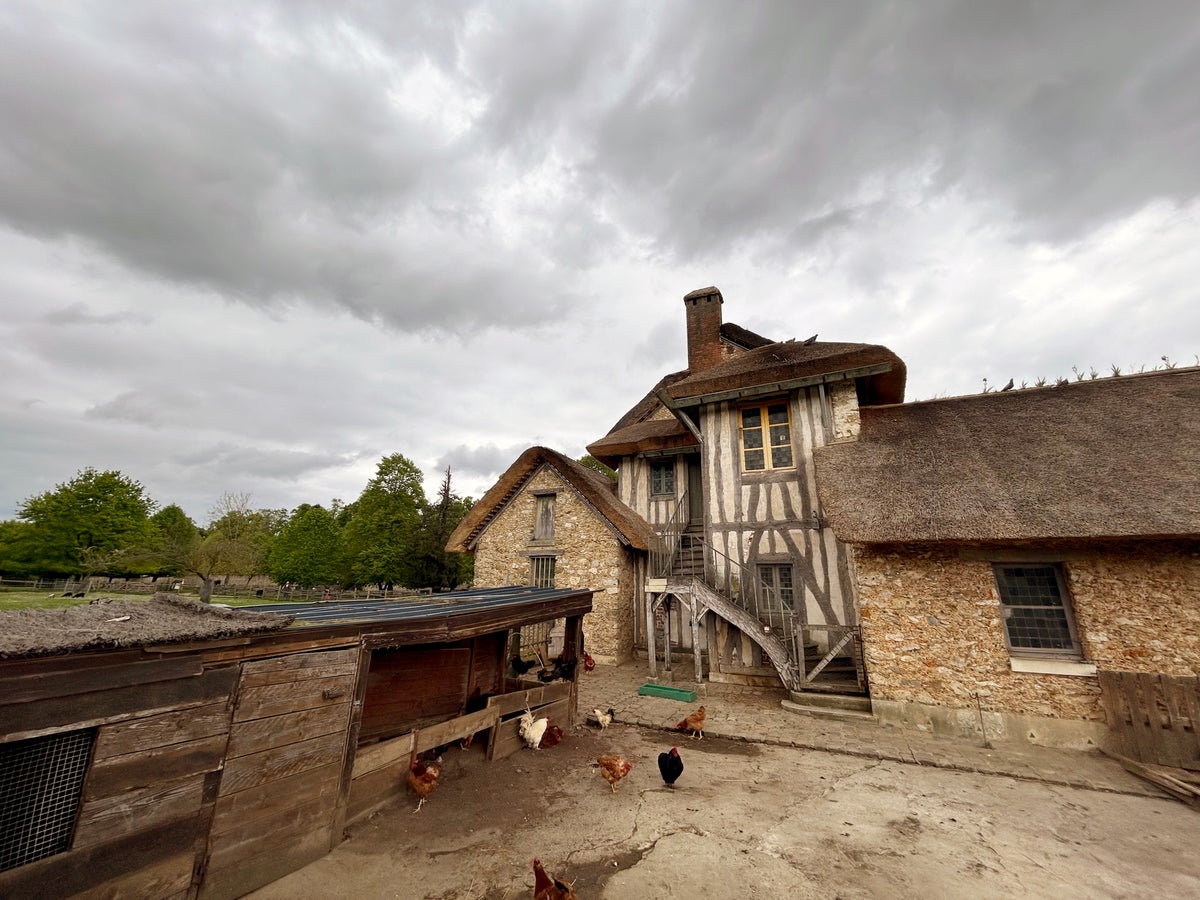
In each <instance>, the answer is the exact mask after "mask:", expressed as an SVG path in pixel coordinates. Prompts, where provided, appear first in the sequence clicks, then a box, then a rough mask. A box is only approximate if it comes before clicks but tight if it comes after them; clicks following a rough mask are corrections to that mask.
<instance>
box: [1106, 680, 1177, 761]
mask: <svg viewBox="0 0 1200 900" xmlns="http://www.w3.org/2000/svg"><path fill="white" fill-rule="evenodd" d="M1098 675H1099V679H1100V697H1101V702H1102V704H1103V705H1104V712H1105V717H1106V719H1107V721H1108V728H1109V735H1110V738H1111V739H1112V742H1113V744H1114V749H1115V750H1117V752H1119V753H1121V754H1123V755H1125V756H1128V757H1131V758H1133V759H1135V760H1138V761H1139V762H1144V763H1151V764H1154V765H1159V766H1172V767H1175V768H1183V769H1194V770H1200V678H1196V677H1188V676H1182V675H1161V674H1155V673H1144V672H1113V671H1104V670H1101V671H1100V672H1099V673H1098Z"/></svg>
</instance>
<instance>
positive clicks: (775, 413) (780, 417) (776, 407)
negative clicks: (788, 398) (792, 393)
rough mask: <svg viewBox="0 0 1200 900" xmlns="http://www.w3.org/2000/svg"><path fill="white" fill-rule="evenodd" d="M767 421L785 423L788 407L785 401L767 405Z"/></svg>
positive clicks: (775, 423)
mask: <svg viewBox="0 0 1200 900" xmlns="http://www.w3.org/2000/svg"><path fill="white" fill-rule="evenodd" d="M767 421H768V422H769V423H770V424H772V425H781V424H782V425H786V424H787V421H788V408H787V404H786V403H772V404H771V405H770V406H768V407H767Z"/></svg>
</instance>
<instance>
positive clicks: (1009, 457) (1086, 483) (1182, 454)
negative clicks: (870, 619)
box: [815, 368, 1200, 543]
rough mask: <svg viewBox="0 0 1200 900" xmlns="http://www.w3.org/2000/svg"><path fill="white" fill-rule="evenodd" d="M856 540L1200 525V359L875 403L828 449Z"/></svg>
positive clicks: (827, 472)
mask: <svg viewBox="0 0 1200 900" xmlns="http://www.w3.org/2000/svg"><path fill="white" fill-rule="evenodd" d="M815 457H816V473H817V489H818V492H819V495H820V499H821V505H822V511H823V513H824V515H825V516H826V518H827V519H828V520H829V522H830V524H831V525H832V527H833V530H834V533H835V534H836V535H837V536H838V537H839V538H840V539H842V540H844V541H848V542H851V543H895V542H926V541H1022V540H1045V539H1069V538H1089V539H1092V538H1133V537H1185V536H1186V537H1196V536H1200V476H1198V474H1197V473H1200V368H1189V369H1176V370H1168V371H1162V372H1153V373H1147V374H1144V375H1133V376H1126V377H1117V378H1103V379H1097V380H1094V381H1083V382H1074V383H1070V384H1066V385H1063V386H1061V387H1048V388H1034V389H1027V390H1017V391H1009V392H1005V393H988V394H977V395H973V396H968V397H956V398H952V399H947V400H931V401H927V402H924V403H912V404H907V405H903V406H888V407H879V408H874V409H871V408H864V409H863V410H862V430H861V433H860V435H859V439H858V440H857V441H856V442H852V443H844V444H833V445H830V446H827V447H823V448H820V449H819V450H817V451H816V454H815Z"/></svg>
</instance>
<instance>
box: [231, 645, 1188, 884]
mask: <svg viewBox="0 0 1200 900" xmlns="http://www.w3.org/2000/svg"><path fill="white" fill-rule="evenodd" d="M647 674H648V673H647V671H646V667H645V664H644V663H641V664H636V663H630V664H627V665H625V666H620V667H615V668H598V669H597V670H596V671H595V672H593V673H589V674H582V675H581V691H580V698H581V699H580V708H581V713H583V712H585V711H586V710H587V709H590V708H591V707H593V706H600V707H601V708H607V707H609V706H612V707H613V708H614V709H615V710H616V711H617V722H616V723H615V724H614V725H612V726H610V727H609V728H608V729H607V730H604V731H601V730H600V729H597V728H590V727H587V726H586V725H584V726H579V727H576V728H575V729H573V730H571V731H569V732H568V733H567V736H566V737H565V739H564V740H563V742H562V743H561V744H559V745H558V746H557V747H553V748H547V749H542V750H538V751H532V750H521V751H519V752H517V753H515V754H513V755H512V756H510V757H508V758H506V759H503V760H498V761H496V762H492V763H488V762H487V761H486V760H485V758H484V755H483V752H482V750H481V748H480V747H478V746H473V747H471V748H470V749H468V750H461V749H460V748H458V747H453V748H451V749H450V750H448V751H447V753H446V755H445V771H444V774H443V779H442V783H441V784H440V785H439V787H438V789H437V790H436V791H435V792H434V794H433V795H432V797H431V798H430V799H429V801H428V802H427V803H426V805H425V807H424V809H422V810H421V812H420V813H419V814H416V815H414V814H413V812H412V810H413V809H414V808H415V806H416V803H415V799H412V798H410V800H409V802H398V803H389V804H385V805H383V806H381V807H380V808H378V809H377V810H376V811H375V812H374V813H372V814H371V815H369V816H365V817H363V818H361V819H359V820H358V821H356V822H354V823H352V824H351V825H350V826H349V827H348V828H347V839H346V841H345V842H344V843H343V844H341V845H340V846H339V847H338V848H337V849H336V850H334V852H333V853H331V854H329V855H328V856H326V857H325V858H323V859H321V860H318V861H317V862H315V863H313V864H312V865H310V866H308V867H306V868H305V869H302V870H300V871H299V872H295V873H292V874H291V875H289V876H287V877H285V878H283V879H280V880H279V881H277V882H275V883H273V884H271V885H268V886H267V887H265V888H263V889H261V890H259V891H257V892H255V893H254V894H253V895H251V896H253V897H255V898H258V900H272V898H278V900H282V898H289V900H292V898H326V897H341V896H355V897H393V898H404V900H408V898H412V900H417V898H428V900H468V898H477V900H510V898H518V897H530V896H532V887H533V874H532V870H531V866H530V863H531V860H532V858H533V857H534V856H539V857H540V858H541V859H542V860H543V862H544V863H545V864H546V866H547V868H548V869H549V870H550V871H551V872H553V873H555V874H556V875H558V877H560V878H562V879H563V880H566V881H570V882H573V883H574V886H575V890H576V892H577V894H578V896H579V897H581V898H589V897H591V898H605V900H632V898H641V900H644V898H693V897H712V898H744V897H762V898H767V897H796V898H835V897H838V898H845V900H861V898H873V897H888V898H914V900H916V898H920V900H935V898H977V897H978V898H1017V897H1021V898H1024V897H1053V898H1055V900H1068V898H1094V897H1137V898H1143V897H1147V896H1153V897H1192V896H1200V857H1198V856H1197V855H1196V854H1194V852H1193V848H1194V847H1196V846H1197V845H1200V815H1198V814H1197V812H1196V811H1195V810H1192V809H1190V808H1189V807H1187V806H1185V805H1183V804H1182V803H1179V802H1178V801H1175V800H1171V799H1167V798H1165V797H1163V796H1162V795H1160V794H1159V793H1158V791H1157V789H1155V788H1153V787H1152V786H1150V785H1148V784H1146V783H1144V782H1142V781H1141V780H1140V779H1137V778H1135V777H1134V776H1132V775H1129V774H1128V773H1126V772H1125V771H1124V769H1122V768H1121V767H1120V766H1118V765H1117V764H1115V763H1113V762H1112V761H1111V760H1108V759H1107V758H1105V757H1103V756H1100V755H1099V754H1091V753H1069V752H1063V751H1050V750H1038V749H1036V748H1025V747H998V748H995V749H987V748H984V747H982V746H974V745H972V744H970V743H969V742H962V741H953V740H947V739H939V738H935V737H931V736H928V735H923V734H919V733H914V732H907V731H901V730H899V729H893V728H885V727H881V726H878V725H875V724H874V723H873V722H871V721H870V720H859V721H852V722H838V721H830V720H826V719H820V718H812V717H809V716H806V715H800V714H797V713H793V712H789V711H787V710H785V709H783V707H782V706H781V705H780V703H779V699H780V697H781V695H773V694H770V693H768V694H764V693H763V692H761V691H754V690H745V689H732V688H727V687H724V686H718V685H709V686H708V687H707V690H706V695H705V696H704V697H703V702H704V704H705V706H706V708H707V710H708V724H707V726H706V728H705V737H704V739H703V740H689V739H688V738H687V737H686V736H684V735H680V734H679V733H678V732H675V731H673V730H670V729H671V726H673V725H674V724H675V722H677V721H678V720H679V719H681V718H683V716H684V715H685V714H686V713H687V712H689V711H690V710H691V709H692V708H694V704H683V703H680V702H678V701H675V700H666V699H661V698H651V697H641V696H639V695H638V694H637V688H638V687H639V686H640V685H641V684H643V683H645V681H646V676H647ZM676 686H680V687H682V686H685V683H684V682H676ZM697 702H700V701H697ZM672 744H675V745H676V746H678V747H679V749H680V753H681V755H682V756H683V759H684V763H685V769H684V773H683V776H682V777H681V778H680V780H679V782H678V784H677V785H676V787H675V788H667V787H665V786H664V785H663V783H662V780H661V779H660V777H659V775H658V771H657V765H656V756H657V754H658V753H659V752H662V751H663V750H665V749H668V748H669V747H670V746H671V745H672ZM601 753H618V754H621V755H623V756H624V757H625V758H627V759H629V760H630V761H631V762H633V764H634V768H633V770H632V772H631V773H630V774H629V776H628V777H627V778H626V779H625V780H623V781H622V782H621V783H620V784H619V785H618V792H617V793H615V794H614V793H612V792H611V790H610V789H609V786H608V785H607V784H606V783H605V782H604V781H603V780H602V779H601V778H599V777H598V775H597V774H596V769H595V765H594V764H595V760H596V758H597V756H598V755H599V754H601Z"/></svg>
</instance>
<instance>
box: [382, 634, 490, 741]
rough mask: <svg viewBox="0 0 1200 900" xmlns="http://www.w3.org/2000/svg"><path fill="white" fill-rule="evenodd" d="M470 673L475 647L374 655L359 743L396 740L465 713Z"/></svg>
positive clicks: (403, 649)
mask: <svg viewBox="0 0 1200 900" xmlns="http://www.w3.org/2000/svg"><path fill="white" fill-rule="evenodd" d="M470 672H471V649H470V647H401V648H398V649H392V650H376V651H374V652H373V653H372V655H371V670H370V672H369V673H368V675H367V693H366V698H365V699H364V701H363V714H362V726H361V728H360V730H359V743H365V742H367V741H371V740H379V739H381V738H390V737H395V736H397V735H400V734H404V733H406V732H408V731H412V730H413V729H414V728H419V727H421V726H423V725H426V724H431V723H435V722H440V721H442V720H444V719H447V718H450V717H452V716H455V715H457V714H458V713H460V712H462V710H463V707H464V704H465V702H466V698H467V696H468V692H467V685H468V683H469V678H470Z"/></svg>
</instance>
